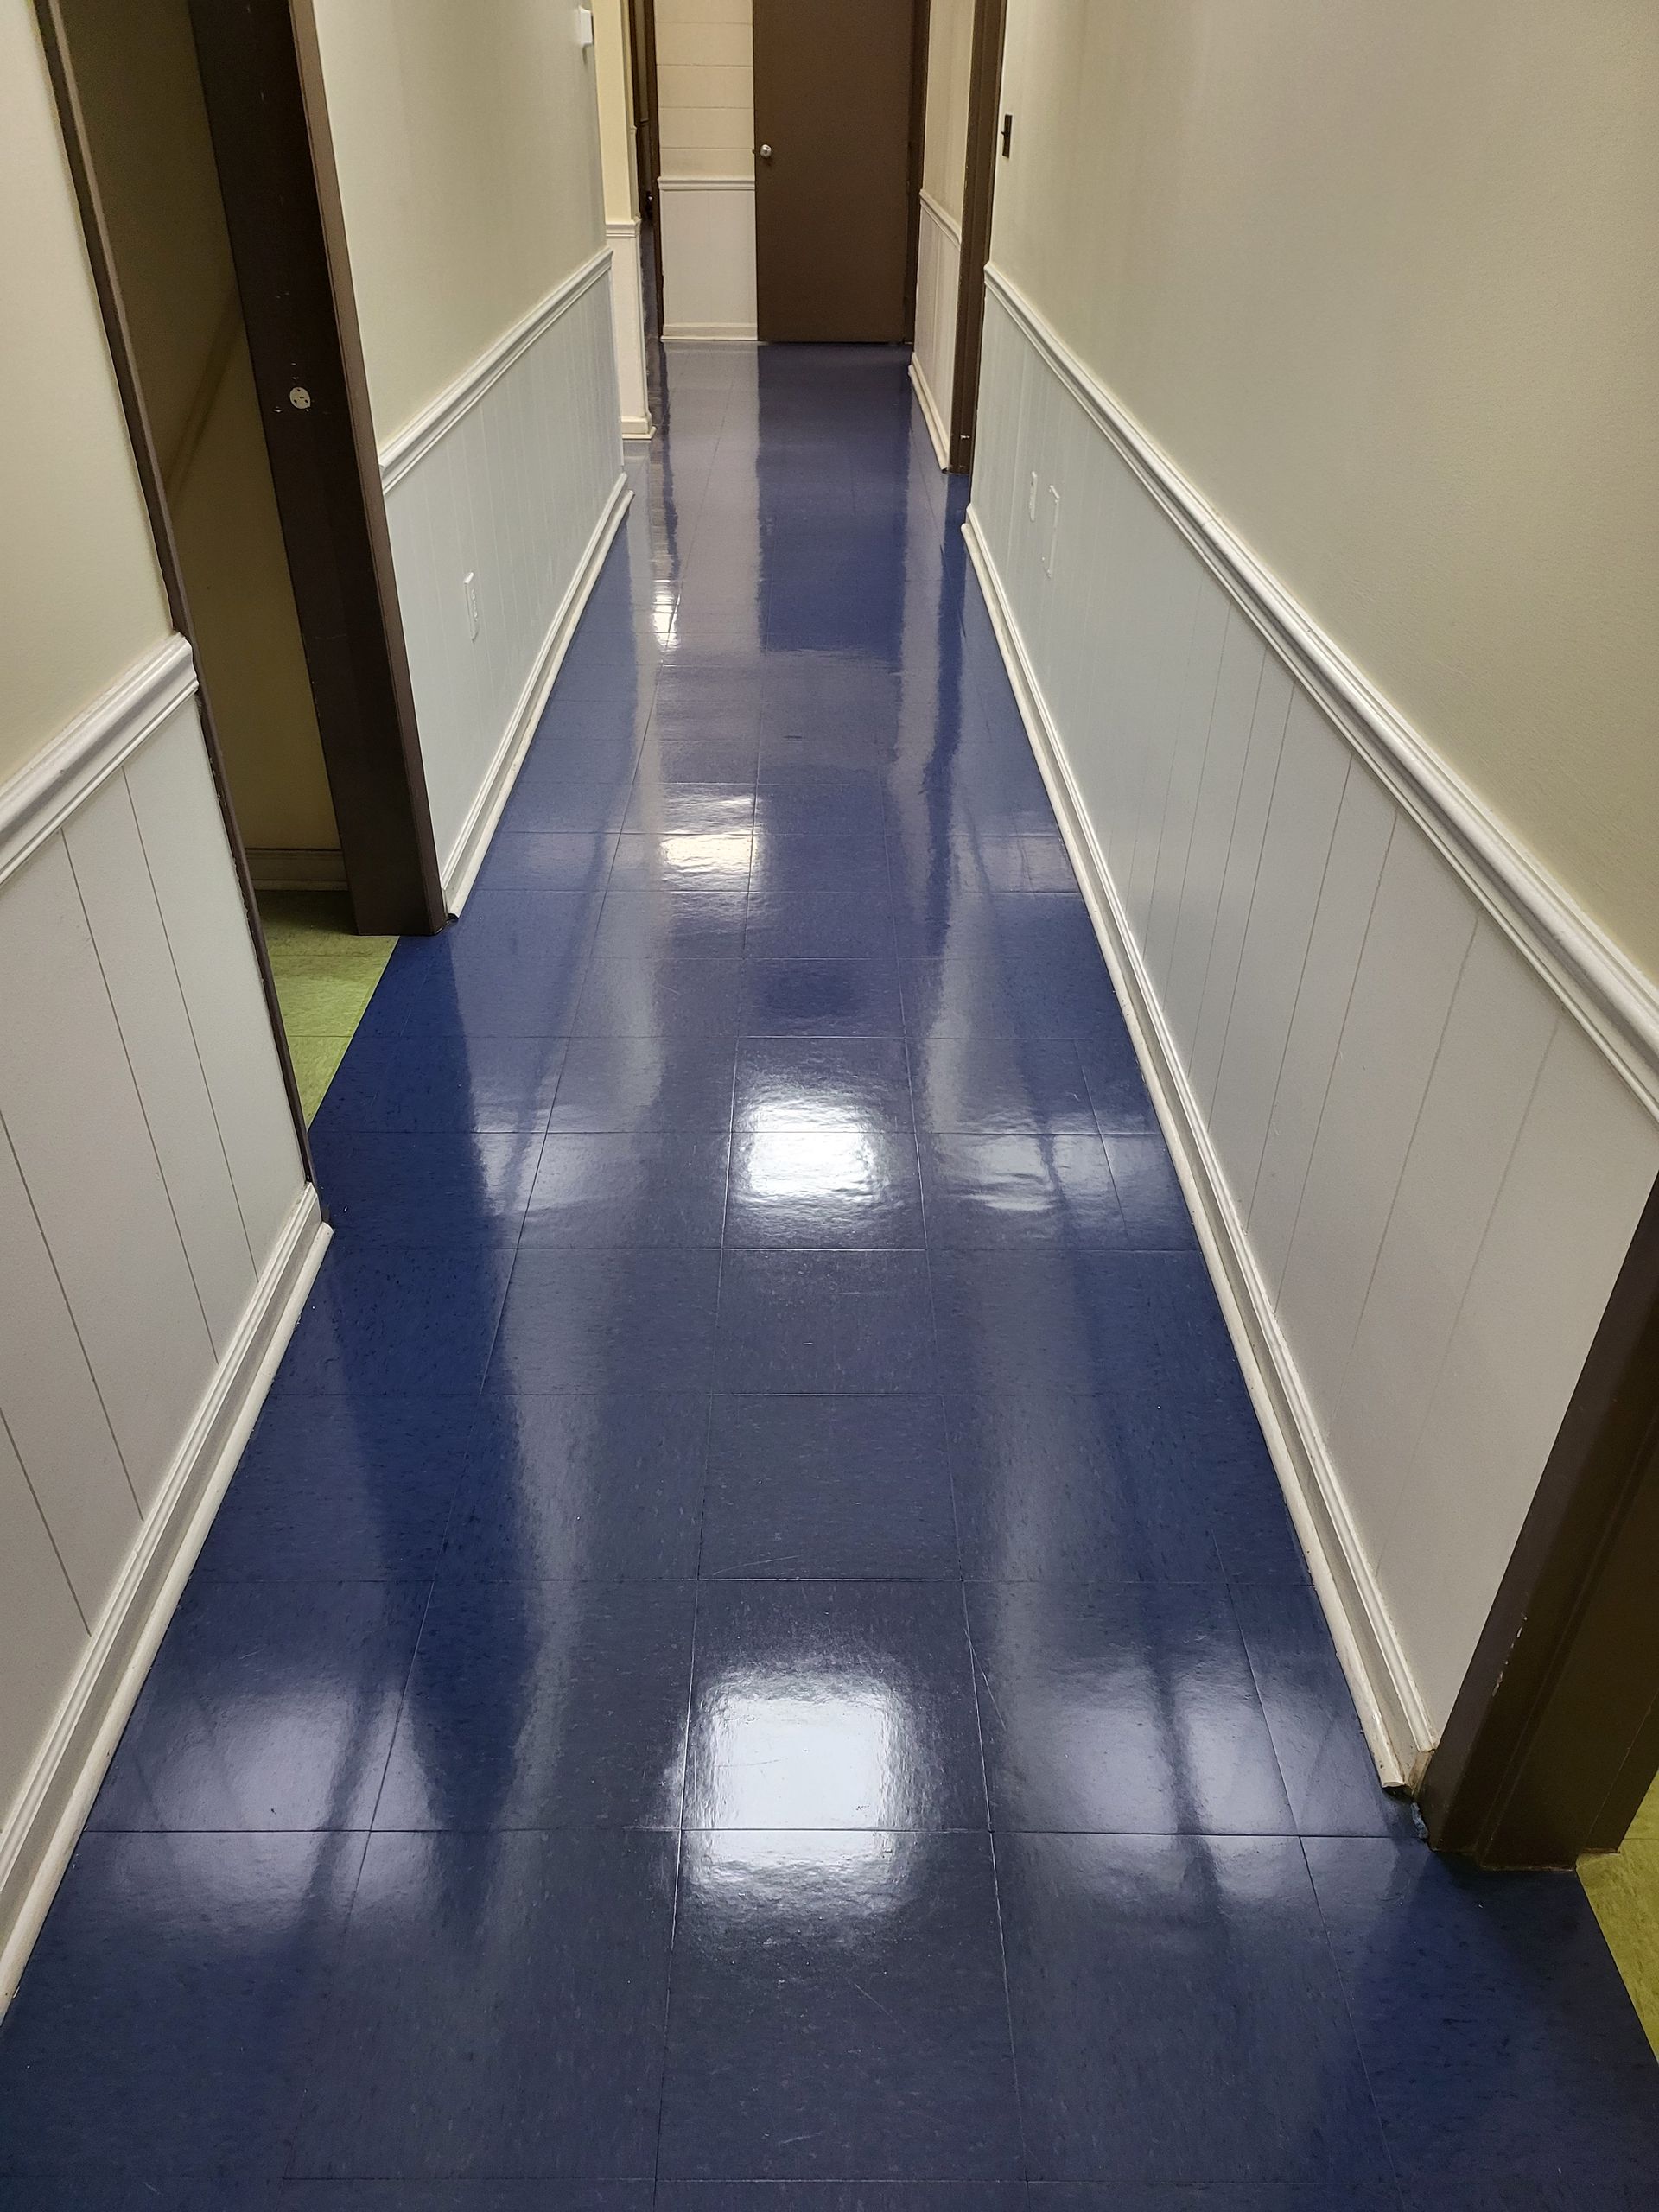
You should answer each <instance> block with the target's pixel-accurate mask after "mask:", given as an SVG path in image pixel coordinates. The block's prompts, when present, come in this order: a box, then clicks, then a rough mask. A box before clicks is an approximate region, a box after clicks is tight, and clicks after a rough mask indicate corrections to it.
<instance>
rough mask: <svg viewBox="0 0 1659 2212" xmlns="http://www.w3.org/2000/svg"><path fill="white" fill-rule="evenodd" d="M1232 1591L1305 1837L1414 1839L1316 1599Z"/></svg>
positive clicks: (1250, 1588) (1238, 1585) (1290, 1590)
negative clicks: (1373, 1751) (1379, 1767)
mask: <svg viewBox="0 0 1659 2212" xmlns="http://www.w3.org/2000/svg"><path fill="white" fill-rule="evenodd" d="M1232 1601H1233V1611H1234V1614H1235V1616H1236V1618H1237V1621H1238V1625H1239V1630H1240V1632H1241V1634H1242V1635H1243V1638H1244V1649H1245V1650H1246V1651H1247V1652H1248V1654H1249V1662H1250V1670H1251V1672H1252V1674H1253V1675H1255V1687H1256V1692H1257V1694H1258V1695H1259V1696H1260V1698H1261V1700H1262V1712H1263V1713H1264V1714H1265V1715H1266V1718H1267V1723H1268V1732H1269V1733H1270V1734H1271V1736H1272V1738H1273V1746H1274V1751H1275V1752H1276V1754H1277V1756H1278V1760H1279V1771H1280V1773H1281V1775H1282V1776H1283V1777H1284V1783H1285V1789H1286V1791H1287V1794H1288V1796H1289V1798H1290V1806H1291V1811H1292V1813H1293V1815H1294V1817H1295V1822H1296V1827H1297V1831H1298V1833H1299V1834H1302V1835H1307V1836H1312V1835H1389V1836H1395V1837H1397V1838H1399V1839H1401V1840H1406V1841H1410V1840H1413V1838H1414V1834H1415V1830H1414V1825H1413V1821H1412V1816H1411V1808H1410V1806H1409V1804H1408V1802H1407V1801H1406V1800H1405V1799H1404V1798H1403V1797H1402V1796H1389V1795H1387V1794H1386V1793H1385V1792H1384V1790H1383V1785H1382V1783H1381V1782H1380V1781H1379V1780H1378V1779H1377V1772H1376V1763H1375V1761H1374V1760H1373V1759H1372V1758H1371V1755H1370V1750H1369V1749H1368V1748H1367V1745H1366V1742H1365V1738H1364V1735H1363V1732H1362V1731H1361V1729H1360V1726H1359V1717H1358V1715H1357V1713H1355V1711H1354V1705H1353V1697H1352V1694H1351V1691H1350V1690H1349V1688H1348V1685H1347V1682H1346V1681H1345V1680H1344V1677H1343V1672H1342V1669H1341V1667H1340V1665H1339V1664H1338V1660H1337V1655H1336V1653H1335V1651H1334V1650H1333V1649H1332V1644H1331V1631H1330V1630H1329V1629H1328V1628H1327V1627H1326V1626H1325V1616H1324V1614H1323V1613H1322V1612H1321V1611H1320V1610H1319V1599H1317V1598H1316V1597H1315V1596H1314V1594H1313V1591H1312V1590H1311V1589H1310V1588H1308V1587H1306V1586H1302V1587H1300V1588H1297V1587H1294V1586H1287V1585H1286V1584H1283V1583H1267V1584H1263V1583H1253V1582H1235V1583H1234V1584H1233V1585H1232Z"/></svg>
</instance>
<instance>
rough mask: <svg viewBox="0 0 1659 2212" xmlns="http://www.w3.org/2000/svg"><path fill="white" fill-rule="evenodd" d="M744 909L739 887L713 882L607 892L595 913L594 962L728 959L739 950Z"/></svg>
mask: <svg viewBox="0 0 1659 2212" xmlns="http://www.w3.org/2000/svg"><path fill="white" fill-rule="evenodd" d="M746 906H747V897H746V894H745V892H744V890H743V888H742V887H741V885H739V886H733V885H730V884H727V883H721V882H718V881H716V882H715V883H712V884H706V885H705V884H696V883H693V884H690V885H687V886H685V887H658V886H652V885H646V886H641V887H633V886H624V887H619V888H615V889H613V890H611V891H608V892H607V893H606V895H605V904H604V906H603V907H602V908H601V912H600V917H599V929H598V932H597V934H596V935H595V937H594V959H596V960H638V959H641V958H649V957H651V956H652V955H653V954H655V955H656V956H657V957H664V956H665V955H677V956H679V957H688V958H692V959H697V958H701V959H712V960H718V959H722V958H728V959H734V958H735V957H737V956H738V954H739V953H741V951H742V949H743V923H744V912H745V908H746Z"/></svg>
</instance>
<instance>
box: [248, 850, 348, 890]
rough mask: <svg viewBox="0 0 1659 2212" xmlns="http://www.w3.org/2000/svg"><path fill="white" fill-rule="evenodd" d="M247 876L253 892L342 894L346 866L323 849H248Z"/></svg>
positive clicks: (336, 855) (332, 852) (333, 852)
mask: <svg viewBox="0 0 1659 2212" xmlns="http://www.w3.org/2000/svg"><path fill="white" fill-rule="evenodd" d="M247 854H248V874H249V875H250V876H251V878H252V880H253V887H254V889H255V890H256V891H343V890H345V888H346V862H345V859H344V856H343V855H341V854H340V852H339V850H338V849H334V850H331V849H329V848H328V847H327V846H323V845H316V846H313V845H250V846H249V847H248V849H247Z"/></svg>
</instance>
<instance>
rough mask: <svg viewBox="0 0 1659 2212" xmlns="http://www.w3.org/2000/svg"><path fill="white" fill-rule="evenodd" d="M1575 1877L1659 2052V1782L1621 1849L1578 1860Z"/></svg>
mask: <svg viewBox="0 0 1659 2212" xmlns="http://www.w3.org/2000/svg"><path fill="white" fill-rule="evenodd" d="M1579 1873H1580V1878H1582V1880H1583V1883H1584V1886H1585V1888H1586V1890H1587V1891H1589V1893H1590V1903H1591V1904H1592V1906H1593V1907H1594V1909H1595V1915H1596V1918H1597V1919H1598V1920H1599V1922H1600V1923H1601V1932H1602V1934H1603V1935H1604V1936H1605V1937H1606V1938H1607V1948H1608V1949H1609V1950H1610V1951H1611V1953H1612V1955H1613V1957H1614V1959H1615V1960H1616V1961H1617V1962H1618V1970H1619V1972H1620V1974H1623V1976H1624V1986H1625V1988H1626V1989H1628V1990H1629V1991H1630V2002H1631V2003H1632V2004H1633V2005H1635V2006H1636V2009H1637V2012H1639V2013H1640V2014H1641V2016H1642V2024H1643V2027H1644V2028H1645V2029H1646V2030H1647V2031H1648V2040H1649V2043H1650V2044H1652V2045H1653V2047H1654V2050H1655V2051H1656V2052H1659V1782H1656V1783H1654V1785H1653V1788H1652V1789H1650V1790H1649V1792H1648V1798H1647V1802H1646V1803H1645V1804H1644V1805H1643V1808H1642V1809H1641V1811H1640V1812H1639V1813H1638V1814H1637V1816H1636V1819H1635V1821H1634V1822H1633V1823H1632V1824H1631V1827H1630V1834H1629V1835H1627V1836H1626V1837H1625V1839H1624V1849H1623V1850H1622V1851H1618V1852H1615V1853H1612V1854H1611V1856H1609V1857H1607V1858H1603V1859H1581V1860H1580V1862H1579Z"/></svg>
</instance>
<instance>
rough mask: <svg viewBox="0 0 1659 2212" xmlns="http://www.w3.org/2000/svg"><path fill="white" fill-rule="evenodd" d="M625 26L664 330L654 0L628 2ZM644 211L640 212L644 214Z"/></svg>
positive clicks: (660, 139) (653, 276) (660, 323)
mask: <svg viewBox="0 0 1659 2212" xmlns="http://www.w3.org/2000/svg"><path fill="white" fill-rule="evenodd" d="M628 23H629V29H630V32H631V35H632V40H633V103H634V112H635V115H636V117H637V118H638V123H637V124H636V129H638V128H639V124H643V126H644V132H645V140H644V149H643V150H644V156H645V179H644V183H645V197H646V198H647V199H648V200H649V201H650V211H649V212H650V216H651V238H652V257H651V281H652V291H653V293H654V295H655V296H656V301H657V327H658V331H660V330H661V329H662V327H663V194H662V182H663V134H662V130H661V127H660V123H659V119H658V95H657V5H656V0H628ZM645 212H646V211H645V208H643V207H642V208H641V210H640V213H642V214H643V213H645Z"/></svg>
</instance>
